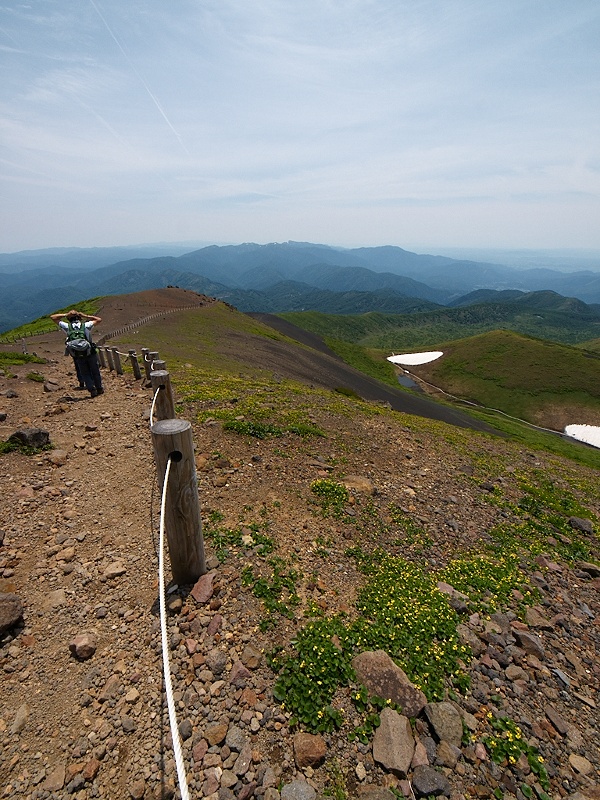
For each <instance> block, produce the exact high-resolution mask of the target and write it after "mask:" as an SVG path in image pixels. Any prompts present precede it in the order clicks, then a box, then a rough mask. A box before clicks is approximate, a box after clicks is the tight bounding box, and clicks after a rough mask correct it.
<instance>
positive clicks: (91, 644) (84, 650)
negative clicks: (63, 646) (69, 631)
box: [69, 633, 98, 661]
mask: <svg viewBox="0 0 600 800" xmlns="http://www.w3.org/2000/svg"><path fill="white" fill-rule="evenodd" d="M97 646H98V641H97V639H96V635H95V634H94V633H78V634H77V636H75V638H74V639H73V640H72V641H71V642H70V643H69V650H70V651H71V653H72V654H73V655H74V656H76V658H78V659H79V660H80V661H87V659H88V658H91V657H92V656H93V655H94V653H95V652H96V648H97Z"/></svg>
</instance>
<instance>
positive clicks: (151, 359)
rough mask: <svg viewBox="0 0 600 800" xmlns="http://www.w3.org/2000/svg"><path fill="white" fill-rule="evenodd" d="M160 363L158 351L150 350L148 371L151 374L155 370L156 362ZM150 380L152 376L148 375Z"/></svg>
mask: <svg viewBox="0 0 600 800" xmlns="http://www.w3.org/2000/svg"><path fill="white" fill-rule="evenodd" d="M155 361H158V353H157V352H156V350H150V352H149V353H148V369H149V371H150V372H152V370H153V369H154V366H153V365H154V362H155ZM148 380H150V375H148Z"/></svg>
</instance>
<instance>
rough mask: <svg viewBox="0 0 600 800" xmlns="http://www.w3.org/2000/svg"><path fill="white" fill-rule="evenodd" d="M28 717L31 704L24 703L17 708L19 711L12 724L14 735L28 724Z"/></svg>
mask: <svg viewBox="0 0 600 800" xmlns="http://www.w3.org/2000/svg"><path fill="white" fill-rule="evenodd" d="M28 719H29V706H28V705H27V703H23V704H22V705H20V706H19V708H18V709H17V713H16V714H15V718H14V720H13V724H12V725H11V726H10V732H11V734H12V735H13V736H14V735H15V734H17V733H21V731H22V730H23V728H24V727H25V725H26V724H27V720H28Z"/></svg>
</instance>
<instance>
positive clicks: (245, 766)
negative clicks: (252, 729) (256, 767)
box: [233, 742, 252, 777]
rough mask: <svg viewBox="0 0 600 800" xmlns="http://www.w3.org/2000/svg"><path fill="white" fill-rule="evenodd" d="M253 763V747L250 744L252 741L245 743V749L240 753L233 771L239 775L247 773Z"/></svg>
mask: <svg viewBox="0 0 600 800" xmlns="http://www.w3.org/2000/svg"><path fill="white" fill-rule="evenodd" d="M251 763H252V747H251V746H250V742H248V743H247V744H246V745H244V749H243V750H242V752H241V753H240V754H239V756H238V757H237V759H236V762H235V764H234V765H233V771H234V772H235V774H236V775H238V776H239V777H242V775H245V774H246V773H247V772H248V770H249V769H250V764H251Z"/></svg>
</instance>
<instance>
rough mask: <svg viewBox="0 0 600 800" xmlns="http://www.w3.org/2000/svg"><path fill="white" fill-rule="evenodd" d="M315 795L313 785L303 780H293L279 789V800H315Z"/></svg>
mask: <svg viewBox="0 0 600 800" xmlns="http://www.w3.org/2000/svg"><path fill="white" fill-rule="evenodd" d="M316 796H317V793H316V791H315V790H314V789H313V787H312V786H311V785H310V784H309V783H307V782H306V781H303V780H295V781H292V782H291V783H286V785H285V786H284V787H283V788H282V789H281V800H315V798H316Z"/></svg>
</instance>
